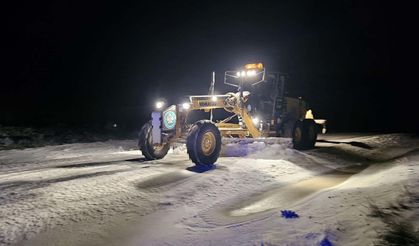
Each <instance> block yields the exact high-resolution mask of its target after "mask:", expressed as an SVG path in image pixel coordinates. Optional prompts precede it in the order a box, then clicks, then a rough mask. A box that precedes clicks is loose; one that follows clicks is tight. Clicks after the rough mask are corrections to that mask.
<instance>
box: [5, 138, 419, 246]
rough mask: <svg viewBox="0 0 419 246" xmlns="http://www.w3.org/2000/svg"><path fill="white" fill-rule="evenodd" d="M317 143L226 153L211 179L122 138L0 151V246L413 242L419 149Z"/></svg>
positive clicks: (178, 159)
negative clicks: (147, 154) (287, 214)
mask: <svg viewBox="0 0 419 246" xmlns="http://www.w3.org/2000/svg"><path fill="white" fill-rule="evenodd" d="M320 138H321V139H323V140H324V141H320V142H318V143H317V145H316V146H317V148H316V149H313V150H310V151H304V152H300V151H297V150H293V149H291V148H289V142H287V141H283V142H281V143H280V144H273V145H267V146H266V145H264V144H263V143H252V144H249V145H240V144H237V143H230V144H227V145H226V149H224V151H223V155H224V156H223V157H221V158H220V159H219V160H218V163H217V164H216V165H215V166H214V167H213V168H211V169H210V170H199V169H197V168H195V167H194V166H193V165H192V164H191V162H190V161H189V160H188V157H187V155H186V151H185V149H184V147H182V146H181V147H179V148H177V149H174V150H173V151H171V153H170V154H169V155H168V156H166V157H165V158H164V159H162V160H157V161H144V159H143V158H142V156H141V155H140V153H139V151H138V150H137V147H136V141H128V140H127V141H108V142H97V143H85V144H68V145H58V146H47V147H42V148H32V149H24V150H4V151H0V245H377V244H391V243H392V242H396V243H399V244H400V245H408V244H409V243H411V245H415V244H417V243H418V236H417V235H419V189H418V187H419V176H418V173H419V151H418V150H419V139H418V138H413V137H411V136H408V135H403V134H387V135H366V134H340V135H325V136H321V137H320ZM281 210H292V211H294V212H296V213H297V214H298V215H299V217H298V218H293V219H287V218H284V217H282V216H281ZM328 243H329V244H328Z"/></svg>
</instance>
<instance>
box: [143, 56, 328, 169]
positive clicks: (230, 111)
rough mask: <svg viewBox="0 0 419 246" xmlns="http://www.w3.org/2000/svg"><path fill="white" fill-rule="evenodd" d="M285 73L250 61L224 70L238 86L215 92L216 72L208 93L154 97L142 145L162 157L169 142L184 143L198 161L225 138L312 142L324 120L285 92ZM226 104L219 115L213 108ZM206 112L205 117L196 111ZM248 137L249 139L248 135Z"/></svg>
mask: <svg viewBox="0 0 419 246" xmlns="http://www.w3.org/2000/svg"><path fill="white" fill-rule="evenodd" d="M286 77H287V75H286V74H284V73H279V72H267V71H266V69H265V67H264V66H263V64H262V63H256V64H247V65H245V66H244V67H243V68H242V69H240V70H238V71H226V72H225V73H224V83H225V84H227V85H231V86H234V87H236V88H238V90H237V92H229V93H227V94H223V95H215V94H214V86H215V75H214V73H213V80H212V82H211V86H210V91H209V94H208V95H198V96H189V101H187V102H183V103H181V104H174V105H170V106H167V107H166V104H165V102H164V101H158V102H156V110H155V111H154V112H152V114H151V121H149V122H147V123H146V124H144V126H143V127H142V128H141V131H140V134H139V148H140V150H141V152H142V154H143V155H144V156H145V158H146V159H147V160H155V159H161V158H163V157H164V156H165V155H166V154H167V153H168V150H169V149H170V146H171V145H173V144H174V143H177V142H182V143H186V148H187V152H188V155H189V158H190V159H191V160H192V162H193V163H195V164H196V165H212V164H214V163H215V162H216V161H217V159H218V157H219V155H220V151H221V147H222V138H223V139H237V140H239V141H240V140H251V141H265V142H272V139H273V138H277V137H286V138H292V143H293V147H294V148H295V149H299V150H305V149H311V148H313V147H314V145H315V142H316V139H317V133H318V132H319V130H320V129H321V131H322V132H323V133H325V131H326V120H315V119H314V117H313V114H312V111H311V110H310V109H308V108H307V104H306V102H305V101H303V100H302V99H301V98H291V97H287V96H285V79H286ZM215 110H222V111H223V112H224V114H223V118H222V119H220V120H215V119H214V117H213V111H215ZM197 111H200V112H202V111H203V112H206V114H207V115H208V117H206V118H207V119H202V118H198V119H197V118H196V116H195V118H194V117H193V112H197ZM247 142H249V141H247Z"/></svg>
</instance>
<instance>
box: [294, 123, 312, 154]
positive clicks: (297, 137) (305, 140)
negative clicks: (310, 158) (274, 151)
mask: <svg viewBox="0 0 419 246" xmlns="http://www.w3.org/2000/svg"><path fill="white" fill-rule="evenodd" d="M316 140H317V127H316V123H315V122H314V120H312V119H304V120H302V121H301V120H297V121H296V122H295V124H294V129H293V132H292V143H293V145H294V148H295V149H299V150H304V149H312V148H314V145H315V144H316Z"/></svg>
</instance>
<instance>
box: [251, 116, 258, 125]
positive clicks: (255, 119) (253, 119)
mask: <svg viewBox="0 0 419 246" xmlns="http://www.w3.org/2000/svg"><path fill="white" fill-rule="evenodd" d="M252 121H253V124H255V125H257V124H259V118H258V117H254V118H252Z"/></svg>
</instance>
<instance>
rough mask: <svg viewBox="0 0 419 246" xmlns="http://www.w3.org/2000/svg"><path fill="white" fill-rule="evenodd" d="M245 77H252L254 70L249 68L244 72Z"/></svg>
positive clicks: (254, 73)
mask: <svg viewBox="0 0 419 246" xmlns="http://www.w3.org/2000/svg"><path fill="white" fill-rule="evenodd" d="M246 75H247V77H253V76H255V75H256V70H249V71H247V72H246Z"/></svg>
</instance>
